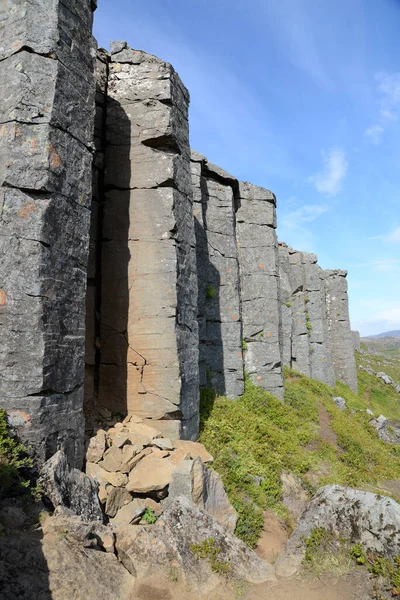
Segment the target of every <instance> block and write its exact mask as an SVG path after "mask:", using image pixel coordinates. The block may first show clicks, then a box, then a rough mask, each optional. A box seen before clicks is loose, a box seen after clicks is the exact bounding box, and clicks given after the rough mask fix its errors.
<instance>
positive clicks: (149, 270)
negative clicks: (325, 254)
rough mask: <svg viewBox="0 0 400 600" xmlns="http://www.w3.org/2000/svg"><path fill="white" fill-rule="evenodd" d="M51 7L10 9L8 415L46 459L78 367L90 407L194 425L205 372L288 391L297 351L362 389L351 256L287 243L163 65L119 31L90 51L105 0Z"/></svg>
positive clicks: (79, 428)
mask: <svg viewBox="0 0 400 600" xmlns="http://www.w3.org/2000/svg"><path fill="white" fill-rule="evenodd" d="M48 4H49V3H48V2H45V1H44V0H34V1H33V2H27V1H22V2H15V1H13V0H7V1H6V2H3V3H2V5H1V8H0V23H1V24H2V31H1V35H2V46H1V48H0V74H1V76H2V81H5V82H6V83H7V85H4V86H3V88H2V95H3V97H2V103H1V108H0V206H1V214H0V219H1V220H0V244H1V247H0V253H1V255H2V261H1V267H0V328H1V332H2V336H3V338H2V340H0V341H1V342H2V343H1V345H0V362H1V370H0V373H1V375H0V394H1V398H2V399H1V405H2V406H4V407H5V408H7V409H8V411H9V419H10V422H12V424H13V426H16V427H17V428H18V429H19V430H20V432H21V433H22V434H23V436H24V437H25V438H27V439H28V440H29V441H30V442H31V443H32V445H33V446H34V447H35V448H36V450H37V453H38V456H39V458H40V459H41V460H42V461H43V460H45V459H47V458H49V457H50V456H51V455H53V454H54V453H55V452H56V450H58V449H59V448H60V447H61V446H64V448H65V450H66V453H67V455H68V458H69V460H70V462H71V464H79V462H80V461H81V459H82V456H83V451H82V450H83V448H82V447H83V393H84V392H83V387H84V381H85V409H86V415H87V416H88V417H89V418H91V417H92V416H94V417H95V416H96V412H100V413H102V414H103V415H104V414H106V415H109V416H111V413H123V414H129V415H136V416H137V417H140V418H141V419H144V420H145V422H146V423H147V424H149V423H150V424H152V423H153V422H154V421H156V422H157V428H158V429H160V430H161V431H162V433H163V435H164V436H165V437H166V438H168V437H170V438H171V439H176V438H178V437H181V438H186V439H192V440H193V439H195V438H196V436H197V434H198V422H199V383H200V385H202V386H207V387H211V388H213V389H214V390H215V391H216V392H218V393H221V394H225V395H226V396H228V397H230V398H235V397H238V396H240V395H241V394H242V393H243V391H244V376H245V373H247V374H248V375H249V376H250V378H251V379H252V380H253V381H254V382H255V383H257V384H259V385H261V386H262V387H263V388H265V389H266V390H268V391H270V392H272V393H273V394H274V395H275V396H277V397H278V398H281V399H283V376H282V370H283V365H284V364H286V365H290V366H291V367H292V368H294V369H296V370H297V371H299V372H300V373H303V374H305V375H309V376H311V377H314V378H316V379H319V380H321V381H325V382H326V383H329V384H333V383H334V381H335V379H340V380H341V381H344V382H345V383H347V384H348V385H349V386H350V387H351V388H352V389H353V390H356V386H357V383H356V370H355V363H354V357H353V343H352V338H351V333H350V325H349V318H348V306H347V288H346V280H345V275H346V274H345V272H344V271H323V270H322V269H321V268H320V267H319V266H318V264H317V258H316V256H315V255H313V254H307V253H302V252H297V251H295V250H292V249H291V248H288V247H287V246H286V245H285V244H280V245H278V243H277V239H276V234H275V228H276V199H275V196H274V194H273V193H271V192H270V191H269V190H266V189H263V188H260V187H257V186H255V185H252V184H250V183H247V182H245V183H243V182H239V181H238V180H237V179H235V178H234V177H233V176H231V175H229V173H226V172H225V171H223V170H222V169H221V168H219V167H217V166H215V165H212V164H211V163H209V162H208V160H207V159H206V158H205V157H204V156H202V155H200V154H198V153H196V152H191V151H190V147H189V127H188V104H189V94H188V92H187V90H186V88H185V87H184V85H183V84H182V82H181V80H180V78H179V76H178V75H177V73H176V72H175V71H174V69H173V67H172V66H171V65H169V64H168V63H165V62H163V61H162V60H160V59H158V58H156V57H154V56H151V55H149V54H146V53H145V52H142V51H136V50H132V49H130V48H129V47H128V46H127V44H126V43H125V42H113V43H112V44H111V53H110V54H109V53H107V52H106V51H105V50H100V51H98V52H97V57H96V53H95V44H94V41H93V38H92V37H91V33H90V31H91V25H92V6H93V5H94V4H95V3H94V2H91V1H90V0H73V1H72V3H66V2H65V0H52V2H51V3H50V6H49V5H48ZM43 23H46V27H44V26H43ZM93 130H94V131H93ZM93 154H94V161H92V158H93ZM92 163H93V166H92ZM92 170H93V183H92V177H91V171H92ZM86 265H87V269H86ZM85 303H86V344H85V325H84V314H85ZM84 366H85V369H84ZM94 421H95V418H94V419H93V422H94ZM163 450H164V449H160V451H161V452H162V451H163ZM113 459H115V451H113V456H111V454H110V457H107V460H108V461H112V460H113ZM113 502H114V500H113Z"/></svg>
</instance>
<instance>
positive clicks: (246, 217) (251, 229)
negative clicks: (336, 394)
mask: <svg viewBox="0 0 400 600" xmlns="http://www.w3.org/2000/svg"><path fill="white" fill-rule="evenodd" d="M236 222H237V240H238V247H239V269H240V289H241V301H242V310H241V314H242V322H243V339H244V358H245V369H246V372H247V374H248V375H249V376H250V377H251V378H252V379H253V380H254V382H255V383H257V384H258V385H260V386H261V387H263V388H264V389H266V390H268V391H270V392H271V393H272V394H274V395H275V396H276V397H277V398H281V399H283V376H282V359H283V356H282V352H283V337H282V320H281V315H280V303H281V301H280V281H279V264H278V247H277V239H276V233H275V228H276V198H275V196H274V194H272V193H271V192H270V191H269V190H266V189H263V188H260V187H258V186H255V185H252V184H251V183H247V182H245V183H242V182H241V183H239V193H238V209H237V213H236Z"/></svg>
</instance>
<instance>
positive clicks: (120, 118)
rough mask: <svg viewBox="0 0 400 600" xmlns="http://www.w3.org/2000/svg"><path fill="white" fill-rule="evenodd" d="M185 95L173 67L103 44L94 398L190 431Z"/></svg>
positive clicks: (192, 391)
mask: <svg viewBox="0 0 400 600" xmlns="http://www.w3.org/2000/svg"><path fill="white" fill-rule="evenodd" d="M188 104H189V95H188V92H187V90H186V88H185V87H184V86H183V84H182V82H181V80H180V79H179V76H178V75H177V74H176V73H175V71H174V69H173V68H172V67H171V65H169V64H167V63H165V62H163V61H161V60H160V59H158V58H156V57H154V56H150V55H148V54H146V53H144V52H139V51H135V50H131V49H130V48H128V47H127V45H126V43H125V42H115V43H113V44H112V48H111V63H110V74H109V81H108V99H107V131H106V135H107V150H106V174H105V202H104V220H103V241H102V299H101V364H100V389H99V403H100V405H102V406H104V407H107V408H109V409H111V410H113V411H116V412H117V411H119V412H121V413H129V414H136V415H138V416H140V417H142V418H147V419H151V420H158V423H157V427H158V428H159V429H162V430H163V431H164V432H165V433H166V434H168V435H171V436H174V437H179V436H181V437H183V438H188V439H194V438H196V436H197V434H198V418H199V414H198V409H199V396H198V394H199V389H198V387H199V386H198V330H197V318H196V317H197V274H196V254H195V235H194V224H193V209H192V190H191V182H190V149H189V137H188V134H189V129H188Z"/></svg>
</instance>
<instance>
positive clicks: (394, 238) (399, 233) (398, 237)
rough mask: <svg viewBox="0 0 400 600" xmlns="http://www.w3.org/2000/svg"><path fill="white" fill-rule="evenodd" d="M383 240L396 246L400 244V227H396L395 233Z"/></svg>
mask: <svg viewBox="0 0 400 600" xmlns="http://www.w3.org/2000/svg"><path fill="white" fill-rule="evenodd" d="M383 239H384V241H385V242H391V243H394V244H398V243H400V227H396V228H395V229H393V231H391V232H390V233H388V234H387V235H384V236H383Z"/></svg>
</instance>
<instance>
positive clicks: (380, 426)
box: [370, 415, 400, 445]
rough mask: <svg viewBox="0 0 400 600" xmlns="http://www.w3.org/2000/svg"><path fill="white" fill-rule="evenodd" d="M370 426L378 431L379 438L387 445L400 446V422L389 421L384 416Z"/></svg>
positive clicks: (373, 421) (373, 420)
mask: <svg viewBox="0 0 400 600" xmlns="http://www.w3.org/2000/svg"><path fill="white" fill-rule="evenodd" d="M370 425H372V427H374V429H376V430H377V432H378V436H379V438H380V439H381V440H382V441H384V442H386V443H387V444H396V445H397V444H400V422H399V421H389V419H387V418H386V417H384V416H383V415H379V417H378V418H377V419H372V421H370Z"/></svg>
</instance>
